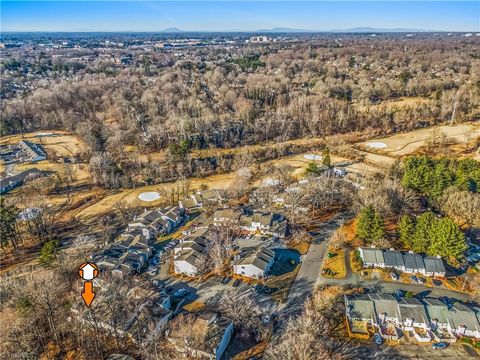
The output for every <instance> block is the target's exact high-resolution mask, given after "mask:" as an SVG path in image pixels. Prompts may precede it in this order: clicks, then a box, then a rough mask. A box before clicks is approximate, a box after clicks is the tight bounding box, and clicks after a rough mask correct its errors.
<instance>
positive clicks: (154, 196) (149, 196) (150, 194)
mask: <svg viewBox="0 0 480 360" xmlns="http://www.w3.org/2000/svg"><path fill="white" fill-rule="evenodd" d="M138 198H139V199H140V200H142V201H155V200H158V199H160V194H159V193H158V192H156V191H147V192H143V193H141V194H140V195H138Z"/></svg>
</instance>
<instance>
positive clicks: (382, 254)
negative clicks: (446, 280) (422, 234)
mask: <svg viewBox="0 0 480 360" xmlns="http://www.w3.org/2000/svg"><path fill="white" fill-rule="evenodd" d="M358 252H359V254H360V257H361V259H362V262H363V266H364V267H375V268H383V269H385V268H391V269H395V270H398V271H401V272H405V273H409V274H415V273H418V274H422V275H424V276H435V277H445V273H446V271H445V266H444V264H443V261H442V259H441V257H439V256H437V257H435V256H423V255H420V254H415V253H414V252H412V251H409V252H401V251H396V250H392V249H390V250H385V249H378V248H375V247H360V248H358Z"/></svg>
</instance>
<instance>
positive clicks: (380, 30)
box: [254, 27, 434, 33]
mask: <svg viewBox="0 0 480 360" xmlns="http://www.w3.org/2000/svg"><path fill="white" fill-rule="evenodd" d="M254 32H256V33H314V32H327V33H328V32H331V33H374V32H377V33H395V32H434V30H424V29H407V28H391V29H388V28H374V27H355V28H349V29H335V30H306V29H294V28H286V27H275V28H272V29H260V30H257V31H254Z"/></svg>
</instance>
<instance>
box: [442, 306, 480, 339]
mask: <svg viewBox="0 0 480 360" xmlns="http://www.w3.org/2000/svg"><path fill="white" fill-rule="evenodd" d="M477 315H478V314H476V313H475V311H474V310H473V309H471V308H469V307H468V306H466V305H463V304H459V303H456V304H454V305H453V306H452V307H451V308H450V309H449V311H448V316H449V320H450V323H451V325H452V331H453V332H454V333H455V334H456V335H457V336H467V337H473V338H480V323H479V319H478V317H477Z"/></svg>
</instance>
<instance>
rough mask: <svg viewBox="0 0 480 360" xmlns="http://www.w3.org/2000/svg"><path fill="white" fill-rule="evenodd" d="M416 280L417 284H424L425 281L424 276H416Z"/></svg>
mask: <svg viewBox="0 0 480 360" xmlns="http://www.w3.org/2000/svg"><path fill="white" fill-rule="evenodd" d="M417 282H418V283H419V284H425V283H426V282H427V280H425V278H423V277H421V276H418V277H417Z"/></svg>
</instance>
